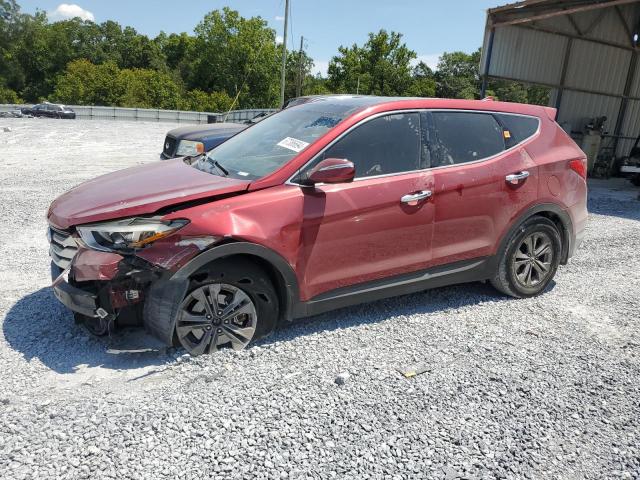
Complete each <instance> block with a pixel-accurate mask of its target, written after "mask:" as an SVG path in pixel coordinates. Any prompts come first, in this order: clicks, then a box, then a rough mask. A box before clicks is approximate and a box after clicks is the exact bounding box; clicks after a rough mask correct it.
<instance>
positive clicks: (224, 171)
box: [207, 157, 229, 177]
mask: <svg viewBox="0 0 640 480" xmlns="http://www.w3.org/2000/svg"><path fill="white" fill-rule="evenodd" d="M207 161H208V162H210V163H211V164H212V165H213V166H214V167H216V168H217V169H218V170H220V171H221V172H222V173H223V175H224V176H225V177H228V176H229V171H228V170H227V169H226V168H224V167H223V166H222V165H220V163H218V161H217V160H215V159H214V158H213V157H207Z"/></svg>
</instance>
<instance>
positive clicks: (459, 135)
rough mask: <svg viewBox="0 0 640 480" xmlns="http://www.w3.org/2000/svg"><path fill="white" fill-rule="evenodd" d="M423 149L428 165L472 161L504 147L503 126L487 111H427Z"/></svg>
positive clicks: (439, 165) (492, 153) (497, 151)
mask: <svg viewBox="0 0 640 480" xmlns="http://www.w3.org/2000/svg"><path fill="white" fill-rule="evenodd" d="M426 117H427V121H426V129H425V131H424V137H425V152H424V156H425V157H426V158H427V161H426V162H425V163H427V164H428V165H429V166H431V167H442V166H446V165H455V164H458V163H467V162H475V161H477V160H482V159H484V158H488V157H492V156H493V155H496V154H498V153H500V152H502V151H503V150H504V149H505V141H504V133H503V129H502V127H501V126H500V124H498V122H497V121H496V119H495V118H494V117H493V115H491V114H490V113H481V112H477V113H476V112H455V111H434V112H427V113H426Z"/></svg>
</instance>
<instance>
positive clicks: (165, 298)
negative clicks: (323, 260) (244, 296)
mask: <svg viewBox="0 0 640 480" xmlns="http://www.w3.org/2000/svg"><path fill="white" fill-rule="evenodd" d="M233 255H244V256H248V257H255V258H257V259H260V260H261V261H262V263H267V264H268V265H269V266H270V267H271V270H272V273H274V274H275V276H276V279H275V280H276V282H277V284H276V285H275V287H276V289H277V290H278V293H279V295H280V299H281V301H282V303H283V305H282V309H281V315H282V318H283V319H284V320H288V321H289V320H292V319H293V311H294V308H295V306H296V305H297V304H298V302H299V301H300V295H299V287H298V280H297V278H296V275H295V272H294V271H293V269H292V268H291V266H290V265H289V263H287V261H286V260H285V259H284V258H283V257H282V256H280V255H279V254H277V253H276V252H274V251H272V250H269V249H268V248H266V247H263V246H262V245H258V244H256V243H251V242H233V243H226V244H223V245H219V246H217V247H213V248H211V249H209V250H206V251H204V252H202V253H201V254H199V255H198V256H196V257H195V258H193V259H192V260H190V261H189V262H188V263H187V264H185V265H184V266H183V267H182V268H180V269H179V270H178V271H177V272H175V273H174V274H173V275H171V276H170V277H165V278H161V279H159V280H158V281H156V282H155V283H154V284H153V285H152V286H151V288H150V289H149V292H148V293H147V301H146V302H145V308H144V325H145V327H146V328H147V330H149V331H150V332H151V333H152V334H153V335H154V336H155V337H157V338H158V339H159V340H161V341H162V342H164V343H166V344H167V345H171V344H172V342H173V331H174V325H175V317H176V314H177V312H178V306H179V305H180V302H181V301H182V299H183V298H184V296H185V295H186V292H187V289H188V286H189V278H190V277H191V275H193V274H194V273H195V272H197V271H198V270H199V269H200V268H202V267H203V266H205V265H207V264H208V263H211V262H213V261H215V260H218V259H221V258H225V257H230V256H233Z"/></svg>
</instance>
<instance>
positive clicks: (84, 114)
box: [0, 104, 276, 123]
mask: <svg viewBox="0 0 640 480" xmlns="http://www.w3.org/2000/svg"><path fill="white" fill-rule="evenodd" d="M30 106H31V105H11V104H0V112H10V111H12V110H20V108H25V107H30ZM68 106H69V107H71V108H72V109H73V110H74V111H75V112H76V118H80V119H87V120H129V121H139V122H174V123H176V122H177V123H217V122H222V121H223V120H224V117H225V115H226V113H219V112H189V111H185V110H159V109H150V108H123V107H97V106H96V107H94V106H86V105H68ZM275 111H276V109H274V108H252V109H247V110H232V111H231V112H230V113H229V115H228V116H227V119H226V121H227V122H243V121H245V120H250V119H252V118H253V117H255V116H256V115H258V114H261V113H271V112H275Z"/></svg>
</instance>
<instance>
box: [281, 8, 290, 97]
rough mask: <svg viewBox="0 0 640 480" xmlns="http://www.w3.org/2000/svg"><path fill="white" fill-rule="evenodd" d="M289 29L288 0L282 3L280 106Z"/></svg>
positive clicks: (282, 95) (285, 68)
mask: <svg viewBox="0 0 640 480" xmlns="http://www.w3.org/2000/svg"><path fill="white" fill-rule="evenodd" d="M288 29H289V0H286V2H285V4H284V35H282V71H281V72H280V108H282V106H283V105H284V83H285V73H286V70H287V30H288Z"/></svg>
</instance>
